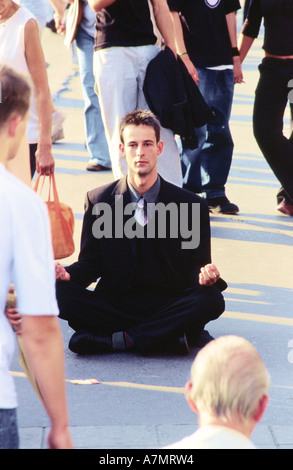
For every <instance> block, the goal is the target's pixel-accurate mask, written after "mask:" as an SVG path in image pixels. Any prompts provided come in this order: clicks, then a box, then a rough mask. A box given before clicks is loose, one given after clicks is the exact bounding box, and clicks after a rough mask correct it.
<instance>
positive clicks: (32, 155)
mask: <svg viewBox="0 0 293 470" xmlns="http://www.w3.org/2000/svg"><path fill="white" fill-rule="evenodd" d="M37 148H38V144H29V151H30V167H31V177H32V178H33V176H34V174H35V172H36V167H37V164H36V151H37Z"/></svg>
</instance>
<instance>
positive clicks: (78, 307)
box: [56, 281, 225, 352]
mask: <svg viewBox="0 0 293 470" xmlns="http://www.w3.org/2000/svg"><path fill="white" fill-rule="evenodd" d="M56 293H57V300H58V305H59V310H60V318H62V319H64V320H67V321H68V324H69V326H70V327H71V328H73V329H74V330H75V331H80V330H85V331H91V332H92V333H95V334H99V335H111V334H112V333H114V332H117V331H127V333H128V334H129V335H130V336H131V338H132V339H133V340H134V343H135V347H136V349H137V350H139V351H141V352H147V351H150V350H152V349H153V348H156V347H158V346H162V345H163V344H164V342H166V344H168V342H169V341H170V340H172V339H176V338H178V337H179V336H180V335H182V334H183V333H184V332H185V333H186V334H187V336H188V335H196V334H199V333H200V332H201V331H202V329H203V328H204V326H205V325H206V324H207V323H208V322H209V321H211V320H215V319H216V318H218V317H219V316H220V315H221V314H222V313H223V312H224V309H225V303H224V299H223V296H222V294H221V292H220V290H219V289H218V288H217V287H215V286H211V287H202V286H197V287H195V288H191V289H187V290H186V291H185V292H183V293H182V294H180V295H178V294H170V295H168V296H166V295H163V296H160V295H157V293H156V295H154V296H151V295H144V296H143V297H141V296H139V295H137V294H136V293H132V294H130V293H125V294H121V295H115V296H111V295H110V294H108V293H105V292H102V291H101V292H99V290H96V291H91V290H88V289H86V288H84V287H82V286H79V285H77V284H75V283H73V282H71V281H57V283H56Z"/></svg>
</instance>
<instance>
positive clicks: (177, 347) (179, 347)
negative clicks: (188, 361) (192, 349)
mask: <svg viewBox="0 0 293 470" xmlns="http://www.w3.org/2000/svg"><path fill="white" fill-rule="evenodd" d="M173 350H174V353H175V354H178V356H187V354H188V353H189V345H188V341H187V338H186V335H185V333H184V334H183V335H182V336H180V337H179V338H178V339H177V341H176V342H175V343H174V349H173Z"/></svg>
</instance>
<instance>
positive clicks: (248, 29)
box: [239, 0, 263, 63]
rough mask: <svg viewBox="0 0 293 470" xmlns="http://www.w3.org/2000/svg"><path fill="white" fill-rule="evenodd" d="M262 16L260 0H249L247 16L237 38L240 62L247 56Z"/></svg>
mask: <svg viewBox="0 0 293 470" xmlns="http://www.w3.org/2000/svg"><path fill="white" fill-rule="evenodd" d="M262 18H263V16H262V9H261V3H260V0H251V1H250V4H249V10H248V13H247V18H246V20H245V22H244V24H243V28H242V31H241V35H240V39H239V53H240V60H241V63H242V62H243V61H244V59H245V57H246V56H247V54H248V52H249V50H250V48H251V47H252V44H253V42H254V40H255V39H256V38H257V37H258V34H259V30H260V27H261V23H262Z"/></svg>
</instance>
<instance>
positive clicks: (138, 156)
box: [120, 124, 163, 176]
mask: <svg viewBox="0 0 293 470" xmlns="http://www.w3.org/2000/svg"><path fill="white" fill-rule="evenodd" d="M123 138H124V143H123V144H121V145H120V149H121V152H122V155H124V156H125V158H126V162H127V165H128V174H129V175H130V176H131V175H138V176H147V175H150V174H153V175H155V174H157V160H158V155H160V154H161V153H162V151H163V142H161V141H160V142H157V140H156V134H155V130H154V129H153V128H152V127H151V126H146V125H139V126H135V125H132V124H131V125H128V126H126V127H125V129H124V132H123Z"/></svg>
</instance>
